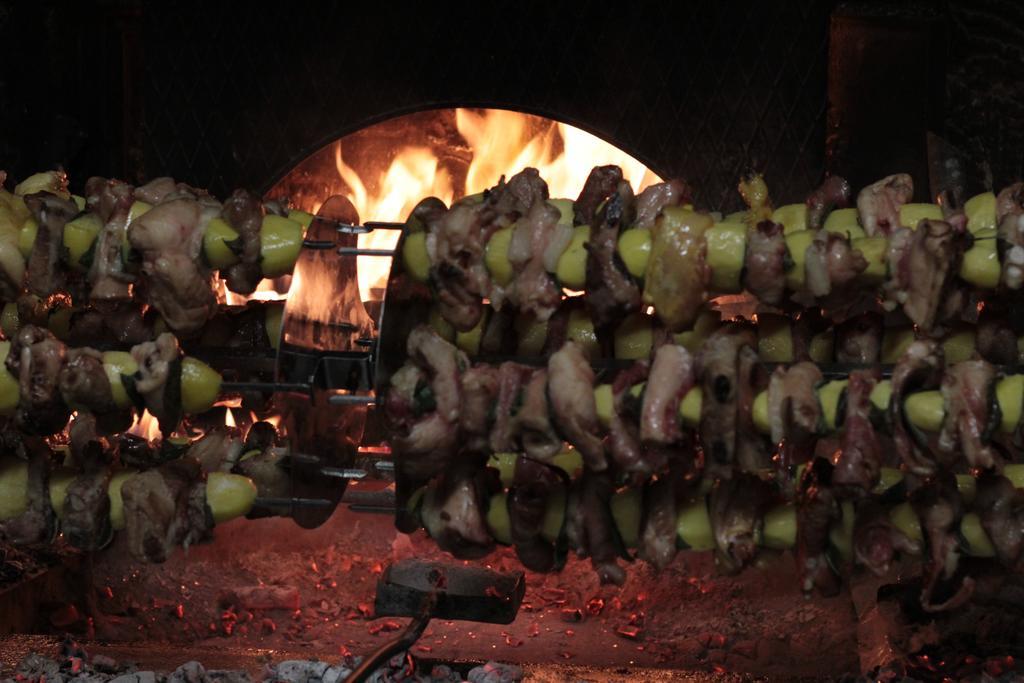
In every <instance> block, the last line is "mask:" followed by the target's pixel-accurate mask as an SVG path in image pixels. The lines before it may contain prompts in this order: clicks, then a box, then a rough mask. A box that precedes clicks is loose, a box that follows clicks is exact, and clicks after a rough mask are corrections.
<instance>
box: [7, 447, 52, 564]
mask: <svg viewBox="0 0 1024 683" xmlns="http://www.w3.org/2000/svg"><path fill="white" fill-rule="evenodd" d="M19 441H20V443H19V445H20V446H23V447H24V449H25V451H26V455H27V458H28V482H27V484H26V494H27V495H26V497H27V500H28V505H27V506H26V508H25V511H24V512H22V513H21V514H20V515H18V516H17V517H13V518H11V519H5V520H0V540H5V541H8V542H10V543H14V544H16V545H29V544H34V543H49V542H50V541H52V540H53V537H54V535H55V534H56V533H57V517H56V515H55V514H54V513H53V505H52V504H51V503H50V463H51V461H52V459H53V453H52V451H51V450H50V447H49V446H47V445H46V442H45V441H43V440H42V439H41V438H39V437H34V436H31V437H24V438H23V439H19Z"/></svg>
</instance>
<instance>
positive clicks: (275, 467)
mask: <svg viewBox="0 0 1024 683" xmlns="http://www.w3.org/2000/svg"><path fill="white" fill-rule="evenodd" d="M242 451H243V455H244V454H245V452H246V451H245V449H244V448H243V449H242ZM201 454H202V453H200V454H199V455H201ZM189 457H195V456H194V455H192V454H191V453H190V454H189ZM284 457H285V451H284V449H280V448H272V447H267V448H264V449H263V450H262V451H260V452H259V453H257V454H255V455H252V456H251V457H247V458H245V459H244V460H239V461H238V462H237V464H235V467H234V470H233V471H234V472H236V473H237V474H242V475H244V476H246V477H249V478H250V479H252V481H253V483H254V484H256V490H257V491H258V492H259V495H260V496H262V497H265V498H290V497H291V496H292V495H293V494H292V477H291V474H290V473H289V472H288V470H287V469H286V468H285V467H284V466H283V464H284V463H283V460H284ZM252 516H262V515H259V514H257V515H252Z"/></svg>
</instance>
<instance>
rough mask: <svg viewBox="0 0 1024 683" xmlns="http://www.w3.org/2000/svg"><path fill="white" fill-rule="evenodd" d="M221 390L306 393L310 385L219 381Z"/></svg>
mask: <svg viewBox="0 0 1024 683" xmlns="http://www.w3.org/2000/svg"><path fill="white" fill-rule="evenodd" d="M220 388H221V391H271V392H273V391H296V392H299V393H305V394H308V393H309V392H310V390H311V387H310V385H308V384H302V383H297V382H221V385H220Z"/></svg>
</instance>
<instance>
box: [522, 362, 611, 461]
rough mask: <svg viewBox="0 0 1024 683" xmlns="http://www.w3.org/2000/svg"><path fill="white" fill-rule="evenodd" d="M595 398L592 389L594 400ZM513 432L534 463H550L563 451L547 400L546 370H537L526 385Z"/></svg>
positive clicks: (591, 393)
mask: <svg viewBox="0 0 1024 683" xmlns="http://www.w3.org/2000/svg"><path fill="white" fill-rule="evenodd" d="M593 395H594V393H593V389H591V391H590V396H591V398H593ZM513 430H514V433H516V434H517V435H518V437H519V443H520V444H521V446H522V449H523V451H525V452H526V455H528V456H529V457H531V458H534V459H535V460H540V461H541V462H547V461H548V460H550V459H551V458H553V457H554V456H556V455H558V453H559V452H560V451H561V450H562V439H561V437H560V436H559V435H558V433H557V432H556V431H555V423H554V421H553V420H552V411H551V407H550V401H549V399H548V371H547V370H544V369H538V370H534V371H533V373H532V374H531V375H530V378H529V380H527V381H526V383H525V384H524V386H523V392H522V405H520V406H519V411H518V412H517V413H516V415H515V423H514V427H513Z"/></svg>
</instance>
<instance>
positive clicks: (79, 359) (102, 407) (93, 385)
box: [58, 347, 118, 414]
mask: <svg viewBox="0 0 1024 683" xmlns="http://www.w3.org/2000/svg"><path fill="white" fill-rule="evenodd" d="M67 359H68V360H67V363H65V364H64V366H63V367H62V368H61V370H60V374H59V375H58V379H59V382H60V393H61V396H62V397H63V398H64V402H65V403H67V404H68V405H69V406H75V407H76V408H78V409H85V410H88V411H90V412H92V413H94V414H104V413H112V412H116V411H117V410H118V407H117V405H116V404H115V403H114V394H113V391H112V390H111V388H110V379H109V378H108V377H107V372H106V370H104V369H103V354H102V353H100V352H99V351H96V350H95V349H90V348H88V347H85V348H75V349H68V351H67Z"/></svg>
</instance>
